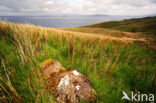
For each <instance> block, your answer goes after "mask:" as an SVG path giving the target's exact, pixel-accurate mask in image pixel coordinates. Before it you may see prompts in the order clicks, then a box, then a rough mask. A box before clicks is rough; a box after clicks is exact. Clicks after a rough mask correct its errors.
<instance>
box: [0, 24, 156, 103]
mask: <svg viewBox="0 0 156 103" xmlns="http://www.w3.org/2000/svg"><path fill="white" fill-rule="evenodd" d="M75 30H76V29H75ZM118 34H120V33H118ZM118 34H117V35H118ZM0 47H1V49H0V91H1V92H0V100H1V101H3V102H24V103H30V102H33V103H53V102H54V99H53V97H52V96H51V94H50V93H49V91H48V90H47V89H46V87H45V84H46V82H45V81H44V79H43V78H42V73H41V70H40V68H39V64H40V63H41V62H42V61H44V60H45V59H49V58H52V59H54V60H58V61H60V62H61V64H62V65H63V66H64V67H68V68H75V69H78V70H79V71H80V72H81V73H83V74H84V75H86V76H88V77H89V79H90V80H91V82H92V84H93V86H94V87H95V89H96V91H97V93H98V95H97V103H101V102H104V103H115V102H118V103H119V102H121V97H122V91H123V90H124V91H126V92H127V93H130V91H132V90H133V91H135V92H136V91H140V92H143V93H156V91H155V86H156V82H155V76H156V72H155V71H156V68H155V67H156V63H155V61H156V54H155V51H152V50H151V49H149V48H148V47H147V46H146V45H145V46H144V45H141V44H140V43H139V42H137V40H135V39H131V38H122V37H121V38H119V37H115V36H112V35H111V36H107V35H97V34H93V33H91V32H88V33H84V32H75V31H73V30H68V31H66V30H62V29H54V28H43V27H36V26H33V25H28V24H26V25H22V24H13V23H8V22H4V21H0ZM123 102H125V103H126V101H123Z"/></svg>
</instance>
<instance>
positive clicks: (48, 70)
mask: <svg viewBox="0 0 156 103" xmlns="http://www.w3.org/2000/svg"><path fill="white" fill-rule="evenodd" d="M40 67H41V69H42V71H43V74H44V76H45V77H46V79H47V83H48V85H47V87H48V89H49V90H50V92H51V94H52V95H53V96H54V97H55V99H56V101H58V102H59V103H60V102H61V103H79V102H80V101H81V100H85V101H95V99H96V91H95V89H94V88H93V86H92V85H91V82H90V80H89V79H88V78H87V77H86V76H84V75H83V74H81V73H80V72H79V71H77V70H75V69H72V68H64V67H63V66H62V65H61V63H59V62H58V61H54V60H51V59H48V60H46V61H44V62H43V63H41V65H40Z"/></svg>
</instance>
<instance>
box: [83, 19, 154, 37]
mask: <svg viewBox="0 0 156 103" xmlns="http://www.w3.org/2000/svg"><path fill="white" fill-rule="evenodd" d="M84 27H90V28H108V29H115V30H121V31H128V32H143V33H148V34H154V35H156V16H154V17H145V18H135V19H129V20H123V21H109V22H102V23H98V24H93V25H88V26H84Z"/></svg>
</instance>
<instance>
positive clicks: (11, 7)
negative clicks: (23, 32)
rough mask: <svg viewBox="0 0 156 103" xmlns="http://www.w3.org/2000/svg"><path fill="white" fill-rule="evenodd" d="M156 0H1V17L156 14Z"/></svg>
mask: <svg viewBox="0 0 156 103" xmlns="http://www.w3.org/2000/svg"><path fill="white" fill-rule="evenodd" d="M155 11H156V0H0V15H11V14H14V15H45V14H49V15H50V14H109V15H148V14H155V13H156V12H155Z"/></svg>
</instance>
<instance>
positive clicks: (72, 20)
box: [0, 15, 134, 27]
mask: <svg viewBox="0 0 156 103" xmlns="http://www.w3.org/2000/svg"><path fill="white" fill-rule="evenodd" d="M130 18H134V17H132V16H101V15H100V16H98V15H97V16H96V15H90V16H0V19H1V20H6V21H10V22H14V23H21V24H26V23H28V24H34V25H37V26H43V27H79V26H84V25H90V24H95V23H100V22H105V21H114V20H115V21H118V20H123V19H130Z"/></svg>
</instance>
